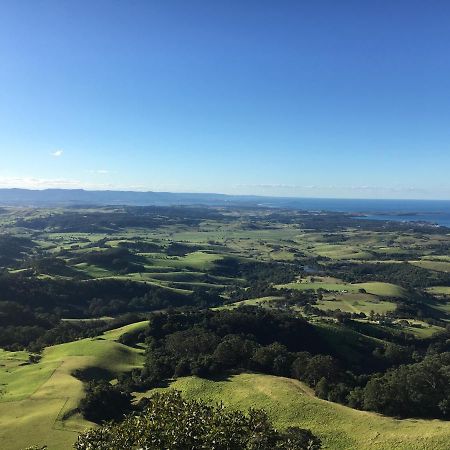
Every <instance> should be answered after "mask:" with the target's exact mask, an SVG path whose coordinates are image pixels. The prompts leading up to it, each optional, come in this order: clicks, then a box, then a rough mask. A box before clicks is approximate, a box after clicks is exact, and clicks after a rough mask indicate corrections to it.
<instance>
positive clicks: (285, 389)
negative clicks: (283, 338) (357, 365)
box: [170, 374, 450, 450]
mask: <svg viewBox="0 0 450 450" xmlns="http://www.w3.org/2000/svg"><path fill="white" fill-rule="evenodd" d="M170 387H171V388H174V389H178V390H180V391H182V392H183V393H184V395H186V396H187V397H189V398H203V399H206V400H209V401H213V402H221V401H222V402H224V404H225V405H227V406H231V407H233V408H239V409H242V410H246V409H248V408H264V409H265V410H266V411H267V412H268V414H269V416H270V417H271V419H273V420H274V422H275V424H276V425H277V426H278V427H280V428H285V427H288V426H300V427H303V428H310V429H311V430H312V431H313V432H314V433H316V434H317V435H319V436H320V437H321V439H322V440H323V443H324V444H325V445H324V448H328V449H333V450H337V449H345V450H350V449H355V450H369V449H379V450H444V449H448V442H449V441H450V422H443V421H439V420H430V421H428V420H412V419H410V420H396V419H392V418H388V417H384V416H380V415H377V414H373V413H368V412H363V411H357V410H354V409H351V408H348V407H346V406H342V405H338V404H336V403H330V402H327V401H325V400H321V399H318V398H316V397H314V396H313V395H312V393H311V390H310V389H309V388H308V387H306V386H305V385H304V384H302V383H300V382H298V381H295V380H291V379H287V378H280V377H274V376H270V375H259V374H240V375H234V376H232V377H231V378H229V379H227V380H224V381H210V380H205V379H200V378H195V377H187V378H181V379H178V380H177V381H175V382H173V383H172V384H171V386H170Z"/></svg>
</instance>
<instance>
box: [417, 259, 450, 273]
mask: <svg viewBox="0 0 450 450" xmlns="http://www.w3.org/2000/svg"><path fill="white" fill-rule="evenodd" d="M410 262H411V264H412V265H414V266H417V267H421V268H422V269H428V270H435V271H436V272H450V262H449V261H434V260H429V259H424V260H421V261H410Z"/></svg>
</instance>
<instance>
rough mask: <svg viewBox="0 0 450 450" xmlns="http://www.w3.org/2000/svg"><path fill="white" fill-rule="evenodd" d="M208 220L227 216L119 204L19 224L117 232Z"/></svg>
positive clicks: (193, 209)
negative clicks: (115, 206) (116, 206)
mask: <svg viewBox="0 0 450 450" xmlns="http://www.w3.org/2000/svg"><path fill="white" fill-rule="evenodd" d="M205 219H222V220H226V218H225V217H224V216H223V215H222V214H220V212H218V211H216V210H214V209H209V208H203V207H181V206H180V207H176V206H174V207H157V206H155V207H118V208H111V209H109V208H102V210H101V211H82V212H80V211H77V210H65V211H63V212H58V213H53V214H49V215H47V216H42V217H33V218H19V219H17V221H16V225H17V226H19V227H23V228H28V229H33V230H41V231H44V230H53V231H60V232H72V233H74V232H84V233H98V232H100V233H101V232H116V231H119V230H123V229H126V228H149V229H154V228H157V227H160V226H168V225H175V224H181V225H186V226H190V227H192V226H197V225H198V224H199V223H200V222H201V221H202V220H205Z"/></svg>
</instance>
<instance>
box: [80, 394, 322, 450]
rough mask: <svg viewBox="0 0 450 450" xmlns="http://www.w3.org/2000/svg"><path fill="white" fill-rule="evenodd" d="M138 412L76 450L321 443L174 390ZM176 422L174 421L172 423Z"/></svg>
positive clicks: (281, 447) (255, 448)
mask: <svg viewBox="0 0 450 450" xmlns="http://www.w3.org/2000/svg"><path fill="white" fill-rule="evenodd" d="M141 406H142V411H141V412H140V413H136V414H134V415H129V416H127V417H126V418H125V419H124V420H123V421H122V422H120V423H117V424H114V423H109V424H105V425H103V426H102V427H99V428H95V429H92V430H89V431H87V432H85V433H83V434H81V435H80V436H79V437H78V440H77V442H76V444H75V449H76V450H86V449H95V450H111V449H130V448H145V449H146V450H160V449H162V448H167V449H171V450H186V449H200V448H204V449H210V450H272V449H278V450H307V449H309V450H316V449H320V448H321V444H320V440H319V439H318V438H317V437H316V436H314V435H313V434H312V433H311V432H310V431H309V430H302V429H299V428H289V429H287V430H286V431H285V432H284V433H280V432H278V431H277V430H275V428H274V427H273V425H272V423H271V422H270V420H269V419H268V417H267V415H266V413H265V412H264V411H262V410H249V411H248V413H247V414H244V413H242V412H239V411H232V410H228V409H226V408H224V407H223V406H222V405H208V404H206V403H204V402H202V401H197V400H185V399H183V398H182V397H181V394H180V393H179V392H177V391H170V392H168V393H157V394H154V395H153V396H152V397H150V398H148V399H144V401H143V402H142V404H141ZM175 418H176V419H175Z"/></svg>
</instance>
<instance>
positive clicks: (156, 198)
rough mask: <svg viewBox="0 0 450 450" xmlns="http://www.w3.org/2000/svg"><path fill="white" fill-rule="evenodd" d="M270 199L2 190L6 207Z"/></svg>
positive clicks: (0, 196) (225, 202)
mask: <svg viewBox="0 0 450 450" xmlns="http://www.w3.org/2000/svg"><path fill="white" fill-rule="evenodd" d="M264 200H268V201H270V198H265V197H258V196H246V195H226V194H197V193H192V194H189V193H172V192H135V191H86V190H84V189H44V190H30V189H0V205H3V206H8V205H9V206H71V205H102V206H103V205H136V206H147V205H160V206H163V205H166V206H167V205H196V204H198V205H211V206H212V205H216V206H224V205H233V204H240V205H242V204H248V205H255V204H258V203H260V202H261V201H263V202H264Z"/></svg>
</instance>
